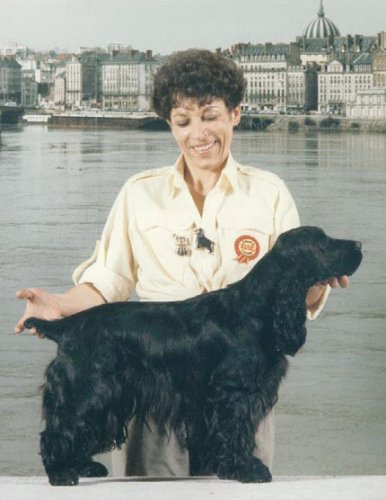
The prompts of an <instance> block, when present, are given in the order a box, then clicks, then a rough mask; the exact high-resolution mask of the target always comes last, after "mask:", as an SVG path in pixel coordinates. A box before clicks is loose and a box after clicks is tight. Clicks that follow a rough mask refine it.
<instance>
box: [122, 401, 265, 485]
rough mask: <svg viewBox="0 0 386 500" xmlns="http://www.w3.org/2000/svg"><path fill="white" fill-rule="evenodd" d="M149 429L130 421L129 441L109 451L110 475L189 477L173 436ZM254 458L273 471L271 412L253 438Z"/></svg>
mask: <svg viewBox="0 0 386 500" xmlns="http://www.w3.org/2000/svg"><path fill="white" fill-rule="evenodd" d="M150 428H151V430H149V429H148V428H147V427H146V426H145V425H143V424H142V423H141V422H137V421H136V420H135V419H133V420H132V421H131V422H130V425H129V428H128V438H127V440H126V442H125V443H124V444H123V445H122V448H121V449H119V450H114V451H113V452H112V469H113V476H115V477H123V476H153V477H171V476H176V477H187V476H189V453H188V451H187V450H186V448H182V447H181V446H180V444H179V443H178V441H177V438H176V436H175V434H174V433H172V434H171V435H170V436H169V435H168V436H165V435H160V434H159V433H158V431H157V429H156V428H155V426H154V425H151V424H150ZM255 441H256V448H255V456H256V457H258V458H260V460H261V461H262V462H263V463H264V464H265V465H266V466H267V467H268V468H269V469H270V470H271V471H272V463H273V453H274V446H275V426H274V412H273V410H272V411H271V412H270V413H269V414H268V415H267V416H266V417H265V419H264V420H263V421H262V422H261V423H260V425H259V428H258V431H257V433H256V436H255Z"/></svg>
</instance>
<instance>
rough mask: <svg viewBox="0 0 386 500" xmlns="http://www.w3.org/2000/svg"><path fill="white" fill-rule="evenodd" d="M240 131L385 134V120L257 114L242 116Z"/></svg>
mask: <svg viewBox="0 0 386 500" xmlns="http://www.w3.org/2000/svg"><path fill="white" fill-rule="evenodd" d="M239 128H240V129H242V130H265V131H268V132H274V131H281V132H293V133H296V132H304V131H333V132H379V133H386V120H367V119H357V120H353V119H349V118H345V117H340V116H339V117H334V116H321V115H275V114H263V113H262V114H259V115H254V116H243V119H242V121H241V123H240V126H239Z"/></svg>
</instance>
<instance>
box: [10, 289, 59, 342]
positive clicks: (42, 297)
mask: <svg viewBox="0 0 386 500" xmlns="http://www.w3.org/2000/svg"><path fill="white" fill-rule="evenodd" d="M16 297H17V298H18V299H22V300H26V301H27V303H26V308H25V312H24V314H23V316H22V317H21V318H20V320H19V321H18V323H17V325H16V326H15V332H16V333H21V332H22V331H23V330H24V321H25V320H26V319H27V318H30V317H31V316H35V317H37V318H42V319H58V318H60V317H62V315H63V314H62V310H61V306H60V301H59V298H58V296H56V295H54V294H52V293H49V292H47V291H46V290H42V289H40V288H24V289H23V290H19V291H18V292H17V293H16ZM31 333H33V334H36V330H35V329H32V330H31Z"/></svg>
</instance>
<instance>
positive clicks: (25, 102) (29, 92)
mask: <svg viewBox="0 0 386 500" xmlns="http://www.w3.org/2000/svg"><path fill="white" fill-rule="evenodd" d="M38 104H39V98H38V83H37V82H36V81H35V78H34V77H33V75H31V74H29V72H28V71H27V72H22V80H21V105H22V106H23V107H24V108H36V107H37V106H38Z"/></svg>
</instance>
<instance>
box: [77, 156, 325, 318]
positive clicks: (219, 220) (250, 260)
mask: <svg viewBox="0 0 386 500" xmlns="http://www.w3.org/2000/svg"><path fill="white" fill-rule="evenodd" d="M183 165H184V162H183V158H182V156H180V157H179V159H178V160H177V162H176V163H175V164H174V165H173V166H169V167H163V168H159V169H155V170H147V171H144V172H142V173H140V174H137V175H134V176H133V177H131V178H130V179H129V180H128V181H127V182H126V184H125V185H124V186H123V188H122V190H121V192H120V193H119V195H118V197H117V199H116V201H115V203H114V205H113V207H112V209H111V212H110V214H109V217H108V219H107V222H106V225H105V228H104V231H103V233H102V237H101V240H100V241H99V242H98V243H97V246H96V249H95V251H94V254H93V255H92V257H91V258H90V259H88V260H87V261H86V262H84V263H83V264H81V265H80V266H79V267H78V268H77V269H76V270H75V272H74V275H73V279H74V282H75V284H80V283H92V284H93V286H94V287H95V288H96V289H97V290H99V291H100V293H101V294H102V295H103V297H104V298H105V299H106V300H107V301H108V302H113V301H118V300H121V301H122V300H123V301H125V300H128V299H129V298H130V294H131V292H132V290H133V289H134V287H136V292H137V294H138V296H139V298H140V299H141V300H146V301H167V300H182V299H186V298H189V297H193V296H195V295H198V294H201V293H203V292H205V291H212V290H217V289H220V288H224V287H225V286H227V285H229V284H230V283H233V282H235V281H238V280H239V279H241V278H242V277H243V276H245V275H246V274H247V273H248V271H249V270H250V269H251V268H252V266H254V265H255V264H256V262H257V261H258V260H259V259H261V257H262V256H263V255H264V254H265V253H266V252H267V251H268V250H269V249H270V248H271V247H272V245H273V244H274V242H275V240H276V238H277V237H278V235H279V234H280V233H282V232H284V231H287V230H288V229H291V228H294V227H297V226H298V225H299V216H298V212H297V209H296V206H295V203H294V201H293V198H292V196H291V194H290V193H289V191H288V189H287V187H286V186H285V184H284V182H283V181H282V180H281V179H280V178H279V177H277V176H276V175H275V174H273V173H270V172H267V171H264V170H261V169H258V168H253V167H247V166H242V165H240V164H239V163H237V162H236V161H235V160H234V159H233V157H232V156H231V155H229V158H228V161H227V163H226V165H225V167H224V169H223V170H222V173H221V176H220V178H219V180H218V182H217V183H216V185H215V187H214V188H213V189H212V190H211V191H210V192H209V193H208V195H207V196H206V199H205V206H204V210H203V214H202V215H200V213H199V211H198V209H197V207H196V205H195V203H194V201H193V199H192V196H191V194H190V191H189V188H188V186H187V184H186V182H185V180H184V176H183ZM198 230H201V234H202V235H203V236H204V238H203V239H202V238H199V234H198ZM327 294H328V290H327V291H326V293H325V294H324V297H323V298H322V300H321V301H319V303H318V306H317V307H316V308H315V310H313V311H309V317H310V318H312V317H316V315H317V314H318V312H319V310H320V309H321V307H322V306H323V304H324V302H325V299H326V297H327Z"/></svg>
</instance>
